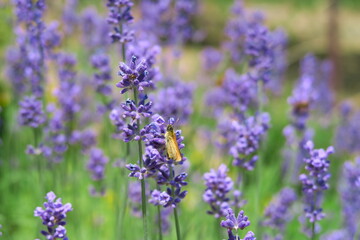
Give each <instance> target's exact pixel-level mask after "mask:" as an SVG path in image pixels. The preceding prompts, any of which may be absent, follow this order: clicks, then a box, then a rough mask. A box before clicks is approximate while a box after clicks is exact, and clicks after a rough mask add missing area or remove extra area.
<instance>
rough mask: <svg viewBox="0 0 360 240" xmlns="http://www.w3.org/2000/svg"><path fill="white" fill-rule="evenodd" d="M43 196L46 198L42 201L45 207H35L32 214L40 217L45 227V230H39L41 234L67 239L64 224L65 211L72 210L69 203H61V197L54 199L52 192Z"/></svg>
mask: <svg viewBox="0 0 360 240" xmlns="http://www.w3.org/2000/svg"><path fill="white" fill-rule="evenodd" d="M45 198H46V199H47V202H45V203H44V208H45V209H43V208H42V207H37V208H36V209H35V211H34V216H35V217H40V218H41V219H42V221H43V225H45V226H46V227H47V231H41V234H43V235H44V236H45V237H46V239H49V240H56V239H63V240H68V237H67V236H66V229H65V227H64V226H65V225H66V221H65V219H66V213H68V212H70V211H72V210H73V209H72V206H71V204H70V203H66V204H65V205H63V204H62V202H61V198H58V199H56V195H55V193H53V192H49V193H47V194H46V197H45Z"/></svg>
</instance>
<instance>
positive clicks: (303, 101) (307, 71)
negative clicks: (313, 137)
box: [288, 54, 317, 131]
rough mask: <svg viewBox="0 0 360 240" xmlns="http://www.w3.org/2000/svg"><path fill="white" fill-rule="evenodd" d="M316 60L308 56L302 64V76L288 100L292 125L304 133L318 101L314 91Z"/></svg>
mask: <svg viewBox="0 0 360 240" xmlns="http://www.w3.org/2000/svg"><path fill="white" fill-rule="evenodd" d="M315 67H316V59H315V58H314V56H313V55H311V54H308V55H306V56H305V57H304V59H303V60H302V62H301V76H300V78H299V80H298V82H297V85H296V87H295V88H294V90H293V93H292V95H291V96H290V97H289V98H288V103H289V104H290V105H291V106H292V110H291V117H292V125H293V126H295V127H296V128H297V129H298V130H300V131H303V130H304V129H305V128H306V123H307V120H308V118H309V112H310V110H311V108H312V106H313V103H314V101H315V100H316V99H317V95H316V92H315V91H314V90H313V89H314V81H315V73H314V71H315Z"/></svg>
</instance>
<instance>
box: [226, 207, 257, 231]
mask: <svg viewBox="0 0 360 240" xmlns="http://www.w3.org/2000/svg"><path fill="white" fill-rule="evenodd" d="M220 225H221V226H222V227H223V228H227V229H231V230H233V229H235V230H236V231H237V230H238V229H241V230H243V229H244V228H246V227H248V226H250V221H249V220H248V217H247V216H245V215H244V211H243V210H241V211H240V212H239V214H238V216H237V217H236V216H235V214H234V212H233V210H232V209H231V208H228V209H227V215H226V220H222V221H221V223H220Z"/></svg>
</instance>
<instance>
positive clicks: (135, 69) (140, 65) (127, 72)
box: [116, 56, 152, 94]
mask: <svg viewBox="0 0 360 240" xmlns="http://www.w3.org/2000/svg"><path fill="white" fill-rule="evenodd" d="M137 60H138V59H137V57H135V56H133V57H132V58H131V62H130V65H129V66H128V65H126V64H125V63H123V62H122V63H120V66H119V68H120V71H119V75H120V76H121V77H122V80H121V81H120V82H118V83H117V84H116V86H117V87H118V88H121V89H122V90H121V94H124V93H126V92H127V91H129V90H131V89H134V88H136V89H137V90H138V91H140V92H142V91H144V88H148V87H152V81H151V80H150V79H148V77H147V75H148V71H147V68H148V66H147V64H146V62H145V60H141V61H140V62H138V61H137Z"/></svg>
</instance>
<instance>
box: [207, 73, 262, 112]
mask: <svg viewBox="0 0 360 240" xmlns="http://www.w3.org/2000/svg"><path fill="white" fill-rule="evenodd" d="M255 99H256V85H255V83H254V82H253V81H252V80H251V79H250V78H249V76H248V75H247V74H243V75H239V74H237V73H236V72H235V70H233V69H228V70H227V71H226V73H225V76H224V81H223V83H222V86H220V87H218V88H216V89H215V90H214V91H212V92H210V93H209V94H208V96H207V104H209V105H210V106H212V107H214V110H215V114H216V115H220V114H222V112H223V111H224V109H225V108H226V107H227V106H230V107H231V108H232V109H233V110H234V112H236V113H240V114H242V113H244V112H246V111H247V110H248V108H249V106H250V105H251V104H252V103H254V102H255Z"/></svg>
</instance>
